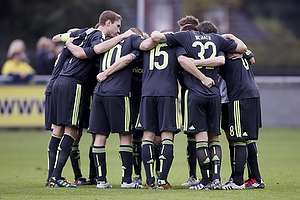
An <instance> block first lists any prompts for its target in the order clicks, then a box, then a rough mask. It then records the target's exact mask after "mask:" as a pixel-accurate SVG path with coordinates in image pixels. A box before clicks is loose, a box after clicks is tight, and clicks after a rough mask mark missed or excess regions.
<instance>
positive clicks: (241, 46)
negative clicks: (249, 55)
mask: <svg viewBox="0 0 300 200" xmlns="http://www.w3.org/2000/svg"><path fill="white" fill-rule="evenodd" d="M222 36H223V37H224V38H228V39H231V40H234V41H235V42H236V43H237V46H236V49H235V52H237V53H245V52H246V51H247V46H246V44H245V43H244V42H243V41H242V40H240V39H239V38H237V37H235V36H234V35H233V34H223V35H222Z"/></svg>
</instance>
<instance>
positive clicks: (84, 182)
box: [74, 176, 91, 185]
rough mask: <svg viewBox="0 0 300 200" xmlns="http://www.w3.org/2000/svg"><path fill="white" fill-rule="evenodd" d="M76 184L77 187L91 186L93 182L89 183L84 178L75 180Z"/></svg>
mask: <svg viewBox="0 0 300 200" xmlns="http://www.w3.org/2000/svg"><path fill="white" fill-rule="evenodd" d="M74 183H76V185H91V182H89V181H87V180H86V178H84V177H83V176H82V177H79V178H77V179H75V180H74Z"/></svg>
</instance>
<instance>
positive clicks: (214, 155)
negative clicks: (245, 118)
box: [208, 135, 222, 189]
mask: <svg viewBox="0 0 300 200" xmlns="http://www.w3.org/2000/svg"><path fill="white" fill-rule="evenodd" d="M208 149H209V155H210V162H211V164H210V165H211V175H210V176H211V177H210V179H211V189H222V184H221V176H220V170H221V161H222V148H221V145H220V142H219V136H218V135H209V143H208Z"/></svg>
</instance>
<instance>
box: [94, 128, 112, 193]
mask: <svg viewBox="0 0 300 200" xmlns="http://www.w3.org/2000/svg"><path fill="white" fill-rule="evenodd" d="M106 139H107V136H106V135H100V134H96V135H95V142H94V146H93V150H92V151H93V158H94V163H95V168H96V173H97V181H98V182H97V188H100V189H103V188H112V186H111V185H110V184H109V183H108V182H107V179H106V175H107V168H106V151H105V144H106Z"/></svg>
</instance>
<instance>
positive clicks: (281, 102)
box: [0, 0, 300, 127]
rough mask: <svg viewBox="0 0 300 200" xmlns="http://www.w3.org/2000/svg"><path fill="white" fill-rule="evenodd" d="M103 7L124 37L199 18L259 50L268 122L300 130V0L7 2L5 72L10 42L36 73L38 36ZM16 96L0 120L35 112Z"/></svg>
mask: <svg viewBox="0 0 300 200" xmlns="http://www.w3.org/2000/svg"><path fill="white" fill-rule="evenodd" d="M104 10H113V11H116V12H117V13H119V14H120V15H122V17H123V21H122V27H121V31H122V32H124V31H126V30H127V29H128V28H130V27H138V28H140V29H141V30H142V31H145V32H147V33H148V34H150V33H151V32H152V31H153V30H163V29H172V30H174V31H177V30H178V25H177V21H178V20H179V19H181V18H182V17H184V16H186V15H194V16H195V17H197V18H198V19H199V21H203V20H209V21H212V22H213V23H215V24H216V25H217V26H218V28H219V31H220V33H233V34H234V35H236V36H237V37H239V38H240V39H242V40H243V41H244V42H245V43H246V44H247V46H248V48H249V49H250V50H251V51H252V52H253V53H254V56H255V60H256V63H255V65H253V66H252V69H253V72H254V75H255V76H256V77H258V78H257V81H258V84H259V87H260V90H261V94H262V104H263V106H262V107H263V115H264V116H266V117H264V119H265V120H264V121H263V122H264V125H267V126H274V125H275V126H276V125H278V126H300V106H298V104H299V102H300V94H299V95H298V94H297V93H299V88H300V87H299V86H300V80H299V77H300V53H299V52H298V50H299V49H300V26H299V25H300V1H299V0H285V1H274V0H251V1H246V0H122V1H119V0H110V1H108V0H63V1H61V0H60V1H59V0H51V1H49V0H2V1H1V7H0V27H1V31H0V38H1V46H0V69H1V68H2V66H3V64H4V63H5V61H6V60H7V58H6V55H7V51H8V48H9V45H10V43H11V42H12V41H13V40H14V39H21V40H23V41H24V42H25V44H26V54H27V57H28V63H29V64H30V65H31V66H32V67H33V68H34V69H35V70H38V60H37V52H38V50H39V45H38V43H39V42H38V41H39V40H40V39H41V37H46V38H52V37H53V36H54V35H55V34H58V33H64V32H66V31H67V30H68V29H70V28H74V27H78V28H83V27H92V26H94V25H95V24H96V23H97V22H98V18H99V15H100V13H101V12H102V11H104ZM37 79H38V77H37ZM40 79H42V80H47V79H45V78H43V77H42V78H40ZM40 79H38V80H37V82H38V81H39V80H40ZM1 87H2V89H3V88H4V87H3V86H1V85H0V89H1ZM8 90H9V91H12V90H11V89H8ZM40 90H41V91H43V90H44V88H43V87H42V88H41V89H40ZM18 91H20V89H19V88H17V89H16V92H17V93H18ZM30 91H32V90H31V89H30ZM25 93H26V92H25ZM37 93H39V92H37ZM42 93H43V92H42ZM2 94H3V93H2ZM2 94H1V96H2ZM24 95H25V94H24ZM8 96H10V95H8ZM25 96H26V95H25ZM13 98H14V97H7V98H6V99H4V98H3V96H2V99H1V98H0V109H1V116H0V118H2V119H5V118H7V117H8V116H9V115H7V114H5V113H10V115H11V113H13V111H12V110H13V109H14V106H15V104H18V109H19V111H18V112H19V113H22V112H23V110H26V109H27V110H28V109H29V110H30V112H32V110H33V109H32V105H33V104H35V103H36V102H39V101H40V100H32V99H31V100H30V103H26V104H25V103H24V102H23V104H22V101H23V100H20V101H21V103H20V101H18V100H14V99H13ZM27 101H28V100H27ZM41 101H42V100H41ZM1 102H2V103H1ZM16 102H17V103H16ZM32 102H33V103H32ZM14 103H15V104H14ZM21 104H22V105H21ZM20 105H21V108H22V109H20ZM29 105H31V107H30V106H29ZM37 105H38V106H37V108H36V110H37V111H38V112H42V108H43V103H42V102H40V103H37ZM28 106H29V107H28ZM274 108H276V109H274ZM275 111H276V112H275ZM20 120H23V119H22V118H20ZM2 121H3V120H2ZM14 121H15V120H14ZM4 123H6V122H4ZM28 123H29V122H26V124H28ZM24 124H25V123H24ZM1 126H3V124H1V122H0V127H1Z"/></svg>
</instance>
